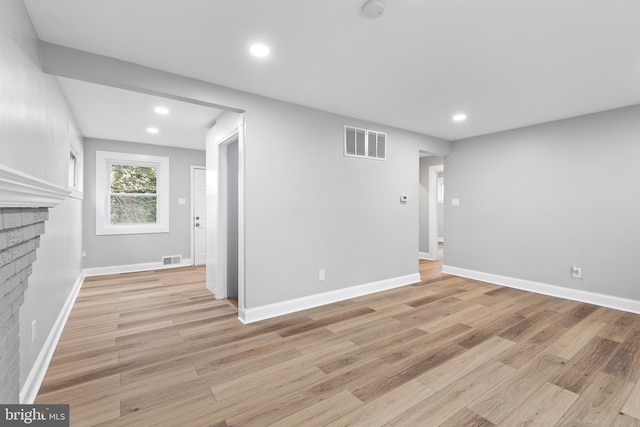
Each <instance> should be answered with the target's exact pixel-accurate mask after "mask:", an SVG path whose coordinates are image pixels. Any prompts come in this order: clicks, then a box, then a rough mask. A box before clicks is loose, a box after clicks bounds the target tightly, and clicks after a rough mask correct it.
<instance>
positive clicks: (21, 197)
mask: <svg viewBox="0 0 640 427" xmlns="http://www.w3.org/2000/svg"><path fill="white" fill-rule="evenodd" d="M70 192H71V191H70V190H67V189H66V188H62V187H59V186H57V185H53V184H50V183H48V182H46V181H43V180H41V179H39V178H35V177H33V176H30V175H27V174H26V173H23V172H20V171H17V170H15V169H11V168H9V167H6V166H4V165H0V208H39V207H42V208H52V207H54V206H56V205H58V204H60V203H61V202H62V201H63V200H64V199H65V197H66V196H67V195H68V194H69V193H70Z"/></svg>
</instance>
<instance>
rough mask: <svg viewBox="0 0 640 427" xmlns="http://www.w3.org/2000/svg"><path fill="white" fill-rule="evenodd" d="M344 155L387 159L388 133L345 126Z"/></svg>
mask: <svg viewBox="0 0 640 427" xmlns="http://www.w3.org/2000/svg"><path fill="white" fill-rule="evenodd" d="M344 155H345V156H352V157H365V158H370V159H377V160H385V159H386V158H387V134H385V133H382V132H376V131H372V130H366V129H360V128H355V127H351V126H345V127H344Z"/></svg>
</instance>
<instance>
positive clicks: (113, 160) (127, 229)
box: [96, 151, 169, 236]
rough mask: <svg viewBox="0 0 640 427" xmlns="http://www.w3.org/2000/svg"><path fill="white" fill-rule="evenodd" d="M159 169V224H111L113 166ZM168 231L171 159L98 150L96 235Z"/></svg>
mask: <svg viewBox="0 0 640 427" xmlns="http://www.w3.org/2000/svg"><path fill="white" fill-rule="evenodd" d="M112 164H120V165H126V166H145V167H155V168H157V179H156V222H155V223H151V224H150V223H144V224H111V219H110V217H111V199H110V194H111V191H110V190H111V179H110V174H111V165H112ZM168 232H169V158H168V157H164V156H150V155H146V154H132V153H116V152H112V151H96V235H97V236H102V235H114V234H152V233H168Z"/></svg>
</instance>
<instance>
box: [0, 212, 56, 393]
mask: <svg viewBox="0 0 640 427" xmlns="http://www.w3.org/2000/svg"><path fill="white" fill-rule="evenodd" d="M48 216H49V210H48V209H47V208H4V209H0V402H14V403H17V402H18V396H19V392H20V378H19V373H20V369H19V367H20V335H19V330H20V306H21V305H22V303H23V301H24V293H25V291H26V290H27V283H28V281H27V279H28V277H29V275H30V274H31V271H32V268H31V264H32V263H33V262H34V261H35V260H36V249H37V248H38V246H40V235H42V234H44V222H45V221H46V220H47V219H48Z"/></svg>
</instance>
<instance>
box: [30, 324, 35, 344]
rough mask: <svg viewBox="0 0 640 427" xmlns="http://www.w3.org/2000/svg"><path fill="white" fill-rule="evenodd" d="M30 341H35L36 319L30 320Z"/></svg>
mask: <svg viewBox="0 0 640 427" xmlns="http://www.w3.org/2000/svg"><path fill="white" fill-rule="evenodd" d="M31 342H32V343H34V342H36V321H35V320H34V321H33V322H31Z"/></svg>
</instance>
